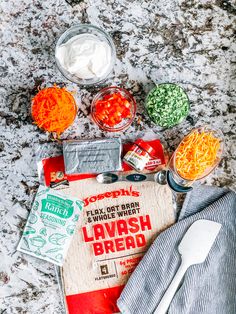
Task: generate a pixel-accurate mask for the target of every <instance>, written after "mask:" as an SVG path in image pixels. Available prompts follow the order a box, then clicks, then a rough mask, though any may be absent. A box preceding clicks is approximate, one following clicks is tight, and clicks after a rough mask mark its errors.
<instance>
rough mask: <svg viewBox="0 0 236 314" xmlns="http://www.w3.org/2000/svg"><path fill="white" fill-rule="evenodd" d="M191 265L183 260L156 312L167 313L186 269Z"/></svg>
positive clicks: (155, 313)
mask: <svg viewBox="0 0 236 314" xmlns="http://www.w3.org/2000/svg"><path fill="white" fill-rule="evenodd" d="M188 267H189V265H188V264H187V263H185V262H184V261H182V263H181V265H180V267H179V269H178V271H177V273H176V274H175V276H174V278H173V279H172V282H171V284H170V285H169V287H168V289H167V290H166V292H165V294H164V296H163V297H162V299H161V302H160V303H159V304H158V306H157V308H156V310H155V312H154V314H165V313H166V312H167V310H168V307H169V305H170V303H171V300H172V299H173V297H174V295H175V292H176V290H177V289H178V286H179V284H180V282H181V279H182V278H183V276H184V274H185V272H186V270H187V269H188Z"/></svg>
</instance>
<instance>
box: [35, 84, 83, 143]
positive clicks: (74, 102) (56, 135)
mask: <svg viewBox="0 0 236 314" xmlns="http://www.w3.org/2000/svg"><path fill="white" fill-rule="evenodd" d="M50 88H53V87H47V88H45V89H50ZM67 92H68V91H67ZM71 96H72V97H73V95H71ZM33 106H34V99H32V101H31V108H30V111H31V112H30V113H31V117H32V120H33V121H34V123H36V122H37V119H35V117H34V115H33ZM72 110H73V111H74V112H73V121H72V120H71V122H70V123H68V124H67V125H65V128H64V129H63V130H62V132H61V133H63V132H65V130H67V129H68V128H69V127H70V126H71V125H72V124H73V123H74V121H75V118H76V116H77V111H78V106H77V104H76V101H75V98H74V97H73V109H72ZM36 124H37V123H36ZM37 125H38V124H37ZM38 127H39V126H38ZM39 128H40V129H41V130H43V131H45V132H49V133H51V134H54V135H55V137H56V138H57V137H58V134H59V133H57V132H56V130H48V129H47V128H45V127H43V126H42V127H39ZM61 133H60V134H61ZM60 134H59V135H60Z"/></svg>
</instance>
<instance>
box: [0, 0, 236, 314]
mask: <svg viewBox="0 0 236 314" xmlns="http://www.w3.org/2000/svg"><path fill="white" fill-rule="evenodd" d="M233 3H234V2H233V1H223V0H213V1H200V0H199V1H197V0H191V1H189V0H180V1H170V0H169V1H164V0H160V1H155V0H145V1H137V0H132V1H128V0H103V1H102V0H96V1H95V0H87V1H76V0H68V1H63V0H47V1H39V0H35V1H30V0H18V1H13V0H10V1H9V0H2V1H1V3H0V11H1V32H2V34H1V39H0V40H1V50H0V54H1V58H0V98H1V101H0V117H1V119H0V125H1V132H0V156H1V159H0V169H1V178H0V188H1V194H0V202H1V205H0V217H1V219H0V261H1V262H0V313H1V314H3V313H4V314H14V313H22V314H23V313H30V314H34V313H35V314H36V313H37V314H40V313H44V314H50V313H53V314H57V313H63V308H62V305H61V303H60V297H59V291H58V286H57V282H56V278H55V273H54V268H53V266H52V265H50V264H48V263H46V262H45V263H44V262H42V261H40V260H37V259H35V258H33V257H30V256H27V255H24V254H21V253H19V252H17V251H16V246H17V243H18V241H19V238H20V235H21V232H22V229H23V227H24V225H25V222H26V218H27V215H28V213H29V210H30V206H31V202H32V199H33V197H34V194H35V191H36V190H37V187H38V176H37V168H36V161H35V150H36V149H37V147H38V145H39V144H42V143H45V142H47V141H48V140H49V137H48V135H47V134H45V133H43V132H42V131H40V130H38V129H37V127H36V126H34V125H33V124H32V121H31V117H30V114H29V111H30V100H31V97H32V96H33V95H34V94H35V92H36V90H37V87H38V86H49V85H52V84H54V83H57V84H59V85H60V84H65V85H66V86H67V88H68V89H71V90H75V91H76V94H77V95H76V97H77V101H78V104H79V112H78V117H77V118H76V122H75V123H74V125H73V126H72V127H71V128H70V129H69V130H68V131H67V132H65V134H64V135H63V138H75V137H77V138H88V137H90V138H92V137H99V136H101V135H103V134H102V133H101V131H99V130H98V129H97V127H96V126H95V125H94V124H93V123H91V121H90V118H89V116H88V114H89V107H90V101H91V99H92V96H93V95H94V92H96V90H97V88H89V89H81V90H79V89H78V87H77V86H76V85H74V84H72V83H70V82H69V81H66V79H65V78H63V77H62V75H61V74H60V73H59V72H58V70H57V68H56V65H55V60H54V48H55V43H56V38H58V36H59V35H60V34H61V33H62V32H63V31H65V30H66V29H67V28H68V27H70V26H71V25H74V24H76V23H92V24H94V25H97V26H99V27H101V28H103V29H105V30H106V31H107V32H109V33H110V35H111V36H112V38H113V39H114V41H115V44H116V47H117V62H116V66H115V71H114V73H113V76H112V77H111V78H110V79H109V81H108V82H106V84H107V85H109V84H116V85H120V86H124V87H126V88H127V89H129V90H131V92H132V93H133V94H134V96H135V98H136V100H137V103H138V112H137V117H136V119H135V122H134V123H133V125H132V126H131V127H130V128H129V129H128V130H127V131H125V132H124V133H122V135H121V136H122V138H123V139H126V138H128V139H132V138H134V137H137V136H142V135H143V134H145V133H147V132H148V133H150V134H151V133H152V134H155V135H156V136H159V137H160V138H161V139H162V140H163V143H164V145H165V147H166V149H168V150H169V151H173V149H174V148H175V147H176V146H177V144H178V143H179V141H180V139H181V138H182V137H183V136H184V135H185V134H186V133H187V132H188V131H190V130H191V129H192V128H193V127H195V126H200V125H204V124H211V125H213V126H214V127H216V128H220V129H221V130H222V131H223V133H224V136H225V153H224V159H223V160H222V162H221V163H220V166H219V167H218V168H217V170H216V171H215V172H214V173H213V174H212V175H211V176H210V177H209V178H207V183H208V184H214V185H217V186H228V187H230V188H232V189H236V184H235V181H236V151H235V147H236V134H235V129H236V125H235V121H236V106H235V100H236V80H235V73H236V66H235V65H236V60H235V56H236V53H235V50H236V43H235V41H233V37H234V35H235V30H236V29H235V22H236V19H235V13H236V7H235V6H234V4H233ZM159 82H176V83H179V84H180V85H181V86H182V87H184V88H185V89H186V91H187V92H188V95H189V98H190V101H191V111H190V115H189V117H188V118H187V120H186V121H184V122H183V123H181V124H180V125H178V126H176V127H174V128H171V129H165V130H162V129H161V128H159V127H157V126H155V125H154V124H153V123H151V122H150V120H149V118H148V117H147V116H146V114H145V112H144V110H143V107H144V99H145V96H146V94H147V92H148V91H149V90H150V89H151V88H152V86H153V85H154V84H155V83H159ZM105 135H106V134H105Z"/></svg>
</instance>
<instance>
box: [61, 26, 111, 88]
mask: <svg viewBox="0 0 236 314" xmlns="http://www.w3.org/2000/svg"><path fill="white" fill-rule="evenodd" d="M55 58H56V63H57V66H58V68H59V70H60V72H61V73H62V74H63V75H64V76H65V77H66V78H67V79H68V80H70V81H72V82H74V83H77V84H79V85H93V84H100V83H102V82H104V81H105V80H106V79H107V78H108V76H109V75H110V74H111V72H112V70H113V67H114V64H115V61H116V49H115V45H114V43H113V40H112V38H111V37H110V36H109V35H108V34H107V33H106V32H104V31H103V30H102V29H100V28H98V27H96V26H94V25H91V24H78V25H75V26H72V27H71V28H69V29H68V30H67V31H65V32H64V33H63V34H62V35H61V37H60V38H59V39H58V41H57V45H56V50H55Z"/></svg>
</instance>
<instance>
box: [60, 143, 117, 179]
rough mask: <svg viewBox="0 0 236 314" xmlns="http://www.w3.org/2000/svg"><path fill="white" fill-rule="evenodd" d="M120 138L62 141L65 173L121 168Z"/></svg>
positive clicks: (95, 171) (94, 171)
mask: <svg viewBox="0 0 236 314" xmlns="http://www.w3.org/2000/svg"><path fill="white" fill-rule="evenodd" d="M121 149H122V146H121V139H120V138H106V139H96V140H78V141H64V142H63V156H64V163H65V173H66V174H80V173H101V172H107V171H120V170H122V163H121Z"/></svg>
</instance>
